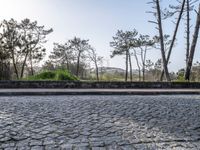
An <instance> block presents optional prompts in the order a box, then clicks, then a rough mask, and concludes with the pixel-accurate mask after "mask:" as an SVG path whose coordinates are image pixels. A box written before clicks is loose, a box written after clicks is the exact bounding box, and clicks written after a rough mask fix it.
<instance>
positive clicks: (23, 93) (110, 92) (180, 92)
mask: <svg viewBox="0 0 200 150" xmlns="http://www.w3.org/2000/svg"><path fill="white" fill-rule="evenodd" d="M189 94H200V89H194V90H192V89H188V90H185V89H183V90H180V89H175V90H174V89H165V90H163V89H161V90H158V89H155V90H154V89H150V90H148V89H147V90H143V89H141V90H140V89H127V90H125V89H122V90H121V91H120V89H118V90H111V89H103V90H100V89H99V90H95V89H93V90H91V89H84V90H77V89H76V90H75V89H74V90H72V89H67V90H63V89H62V90H59V89H55V91H54V90H49V91H48V89H46V90H45V89H42V90H41V91H40V89H37V90H34V89H31V90H26V89H24V90H23V89H20V90H19V89H16V90H15V89H12V90H11V91H9V90H5V89H4V90H0V96H50V95H52V96H53V95H189Z"/></svg>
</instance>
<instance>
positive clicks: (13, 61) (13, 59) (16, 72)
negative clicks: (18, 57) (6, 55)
mask: <svg viewBox="0 0 200 150" xmlns="http://www.w3.org/2000/svg"><path fill="white" fill-rule="evenodd" d="M12 63H13V67H14V71H15V74H16V77H17V79H19V73H18V70H17V65H16V62H15V55H14V50H13V49H12Z"/></svg>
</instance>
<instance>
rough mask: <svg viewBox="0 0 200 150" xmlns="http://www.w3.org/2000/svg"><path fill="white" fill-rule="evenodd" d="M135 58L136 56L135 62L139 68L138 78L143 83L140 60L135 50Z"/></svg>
mask: <svg viewBox="0 0 200 150" xmlns="http://www.w3.org/2000/svg"><path fill="white" fill-rule="evenodd" d="M134 56H135V60H136V63H137V67H138V76H139V81H141V69H140V64H139V60H138V57H137V54H136V51H135V50H134Z"/></svg>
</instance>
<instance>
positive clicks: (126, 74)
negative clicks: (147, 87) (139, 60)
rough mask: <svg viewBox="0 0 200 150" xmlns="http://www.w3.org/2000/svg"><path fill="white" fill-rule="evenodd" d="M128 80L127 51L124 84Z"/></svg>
mask: <svg viewBox="0 0 200 150" xmlns="http://www.w3.org/2000/svg"><path fill="white" fill-rule="evenodd" d="M127 80H128V51H126V73H125V82H127Z"/></svg>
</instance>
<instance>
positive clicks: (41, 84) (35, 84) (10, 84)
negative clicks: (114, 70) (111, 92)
mask: <svg viewBox="0 0 200 150" xmlns="http://www.w3.org/2000/svg"><path fill="white" fill-rule="evenodd" d="M0 88H200V83H197V82H192V83H189V82H79V81H76V82H74V81H0Z"/></svg>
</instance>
